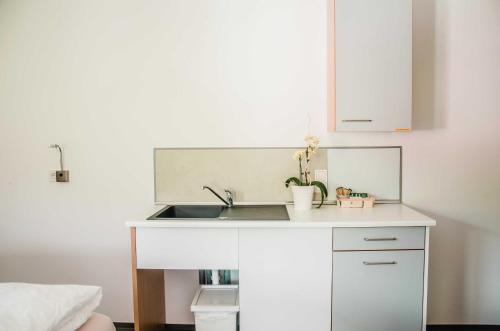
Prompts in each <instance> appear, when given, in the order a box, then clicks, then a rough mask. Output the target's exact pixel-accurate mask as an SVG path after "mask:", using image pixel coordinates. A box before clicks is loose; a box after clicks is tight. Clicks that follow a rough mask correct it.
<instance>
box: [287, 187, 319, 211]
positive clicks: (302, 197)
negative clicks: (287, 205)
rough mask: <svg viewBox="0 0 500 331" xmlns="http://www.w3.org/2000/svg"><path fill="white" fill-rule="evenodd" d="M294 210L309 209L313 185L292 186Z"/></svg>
mask: <svg viewBox="0 0 500 331" xmlns="http://www.w3.org/2000/svg"><path fill="white" fill-rule="evenodd" d="M292 193H293V205H294V208H295V210H309V209H311V207H312V201H313V195H314V186H292Z"/></svg>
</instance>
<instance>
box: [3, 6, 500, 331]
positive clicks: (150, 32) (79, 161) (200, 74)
mask: <svg viewBox="0 0 500 331" xmlns="http://www.w3.org/2000/svg"><path fill="white" fill-rule="evenodd" d="M414 2H415V4H414V7H415V8H414V9H415V10H414V17H415V28H414V124H415V130H414V132H412V133H408V134H404V133H403V134H390V133H388V134H385V133H384V134H327V133H326V123H325V118H326V101H325V100H326V77H325V73H326V12H325V8H326V3H325V0H294V1H290V0H272V1H269V0H267V1H248V0H210V1H202V0H161V1H160V0H151V1H147V2H144V1H131V0H126V1H122V0H120V1H118V0H108V1H97V0H90V1H77V0H67V1H62V0H60V1H56V0H48V1H43V2H42V1H35V0H0V151H1V156H0V280H1V281H32V282H49V283H54V282H65V283H68V282H72V283H83V284H100V285H102V286H103V287H104V295H105V298H104V301H103V305H102V308H101V310H102V311H103V312H105V313H108V314H110V315H111V317H112V318H113V319H114V320H116V321H130V320H131V316H132V309H131V303H132V300H131V285H130V262H129V237H128V231H127V229H126V228H125V227H124V222H125V221H128V220H137V219H143V218H144V217H145V216H147V215H148V214H150V213H151V211H152V210H153V209H154V206H153V159H152V153H153V152H152V150H153V147H158V146H162V147H170V146H295V145H298V144H301V143H302V137H303V135H304V134H305V132H306V130H307V129H306V128H307V125H306V124H304V122H305V121H306V119H307V113H308V112H309V113H310V117H311V131H312V132H313V133H315V134H318V135H320V136H321V138H322V143H323V145H332V146H337V145H398V144H401V145H403V146H404V169H403V173H404V188H403V190H404V192H403V194H404V200H405V202H406V203H408V204H409V205H412V206H414V207H416V208H418V209H419V210H421V211H423V212H425V213H427V214H429V215H433V216H435V217H436V218H437V219H438V224H439V225H438V226H437V227H436V228H435V229H433V231H432V243H431V250H432V253H431V269H430V293H429V301H430V306H429V321H430V322H431V323H486V324H487V323H490V324H494V323H496V324H500V283H499V282H498V274H499V273H500V255H499V254H498V252H499V251H500V207H499V206H500V204H499V203H498V198H499V196H500V173H499V172H500V170H499V169H500V148H499V141H500V130H498V128H497V126H498V124H499V123H500V110H499V109H500V93H499V90H500V38H498V36H499V35H500V1H498V0H475V1H470V0H415V1H414ZM51 143H60V144H62V145H63V147H64V148H65V152H66V165H67V167H68V168H69V169H70V175H71V182H70V183H68V184H57V183H50V182H49V181H48V171H49V170H50V169H54V168H56V167H57V154H56V153H55V151H53V150H49V149H48V145H49V144H51ZM182 278H183V277H182V276H179V275H173V276H172V279H182ZM176 283H177V284H179V282H176ZM180 285H182V286H185V287H186V288H190V287H191V286H192V285H193V278H192V277H191V280H190V281H188V282H184V283H182V284H180ZM169 321H170V322H185V321H188V320H187V317H186V316H185V315H183V314H182V313H180V314H178V315H169Z"/></svg>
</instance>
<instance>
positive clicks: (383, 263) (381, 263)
mask: <svg viewBox="0 0 500 331" xmlns="http://www.w3.org/2000/svg"><path fill="white" fill-rule="evenodd" d="M363 264H364V265H393V264H398V263H397V262H396V261H391V262H366V261H363Z"/></svg>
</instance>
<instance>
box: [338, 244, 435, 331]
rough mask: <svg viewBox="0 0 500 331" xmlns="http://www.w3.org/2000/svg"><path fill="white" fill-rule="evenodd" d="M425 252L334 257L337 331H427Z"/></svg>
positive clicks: (359, 254)
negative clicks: (425, 322) (424, 304)
mask: <svg viewBox="0 0 500 331" xmlns="http://www.w3.org/2000/svg"><path fill="white" fill-rule="evenodd" d="M424 274H425V272H424V250H401V251H397V250H396V251H351V252H334V253H333V283H332V284H333V286H332V295H333V296H332V316H333V317H332V319H333V321H332V329H333V330H334V331H366V330H370V331H402V330H404V331H421V330H422V324H423V318H424V317H423V297H424Z"/></svg>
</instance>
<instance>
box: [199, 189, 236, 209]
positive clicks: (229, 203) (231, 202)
mask: <svg viewBox="0 0 500 331" xmlns="http://www.w3.org/2000/svg"><path fill="white" fill-rule="evenodd" d="M202 189H203V190H209V191H210V192H212V193H213V194H214V195H215V196H216V197H217V198H219V200H220V201H222V202H224V204H225V205H226V206H228V207H229V208H231V207H232V206H233V195H232V193H231V191H229V190H224V191H225V192H226V194H227V197H228V200H229V201H227V200H226V199H224V198H223V197H221V196H220V195H219V194H217V192H215V191H214V190H213V189H212V188H211V187H210V186H203V187H202ZM228 192H229V193H228Z"/></svg>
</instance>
